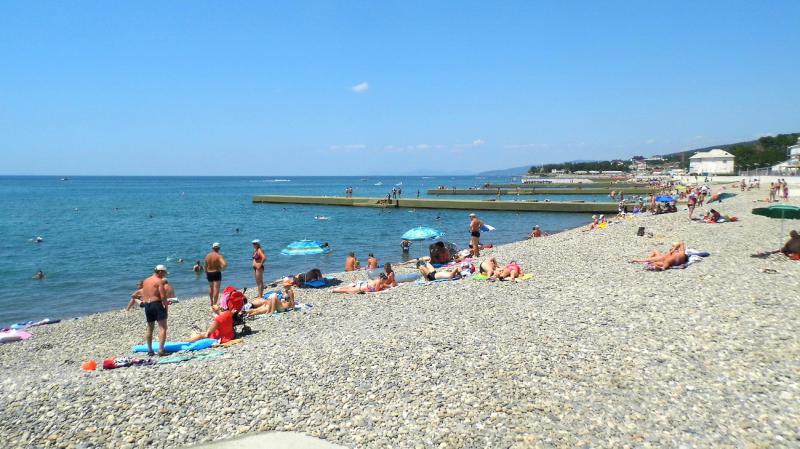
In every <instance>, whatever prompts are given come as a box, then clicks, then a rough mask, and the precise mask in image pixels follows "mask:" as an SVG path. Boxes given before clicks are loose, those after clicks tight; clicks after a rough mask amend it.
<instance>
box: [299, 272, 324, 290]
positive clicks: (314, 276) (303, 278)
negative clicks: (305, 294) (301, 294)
mask: <svg viewBox="0 0 800 449" xmlns="http://www.w3.org/2000/svg"><path fill="white" fill-rule="evenodd" d="M324 278H325V276H323V275H322V271H320V269H319V268H312V269H310V270H308V271H306V272H305V273H298V274H297V276H295V277H294V278H293V281H294V285H296V286H298V287H303V286H304V285H306V282H311V281H316V280H319V279H324Z"/></svg>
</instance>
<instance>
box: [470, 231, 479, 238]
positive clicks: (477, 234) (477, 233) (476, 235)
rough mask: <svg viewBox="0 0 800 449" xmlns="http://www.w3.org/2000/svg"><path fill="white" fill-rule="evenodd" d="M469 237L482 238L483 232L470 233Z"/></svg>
mask: <svg viewBox="0 0 800 449" xmlns="http://www.w3.org/2000/svg"><path fill="white" fill-rule="evenodd" d="M469 235H471V236H473V237H480V236H481V231H472V232H470V233H469Z"/></svg>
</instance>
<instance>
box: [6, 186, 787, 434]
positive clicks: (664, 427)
mask: <svg viewBox="0 0 800 449" xmlns="http://www.w3.org/2000/svg"><path fill="white" fill-rule="evenodd" d="M718 188H719V186H716V187H715V191H716V189H718ZM733 191H734V192H736V193H737V196H735V197H733V198H730V199H726V200H724V201H723V203H722V204H717V203H715V204H713V205H712V207H714V208H715V209H717V210H718V211H720V212H721V213H723V214H727V215H735V216H737V217H739V221H737V222H728V223H722V224H706V223H702V222H697V221H690V220H689V219H688V215H687V213H686V211H685V206H681V207H679V212H678V213H673V214H665V215H657V216H651V215H640V216H636V217H634V218H631V219H627V220H623V221H620V222H616V223H614V224H612V225H610V226H609V227H608V228H606V229H602V230H594V231H590V232H584V231H583V229H584V228H580V229H574V230H569V231H565V232H562V233H558V234H555V235H551V236H547V237H543V238H538V239H533V240H526V241H521V242H517V243H511V244H507V245H502V246H497V247H495V248H492V249H490V250H487V251H485V252H484V253H483V254H482V256H484V257H485V256H494V257H496V258H497V259H498V260H499V261H501V262H508V261H509V260H512V259H513V260H517V261H518V262H519V263H520V264H521V265H522V267H523V268H524V269H525V271H526V272H528V273H532V274H533V278H532V279H530V280H528V281H521V282H510V281H507V282H490V281H476V280H472V279H465V280H460V281H452V282H440V283H433V284H430V285H417V284H414V283H410V284H403V285H401V286H400V287H398V288H394V289H391V290H389V291H385V292H381V293H378V294H365V295H337V294H334V293H331V291H330V290H331V289H330V288H326V289H319V290H313V289H300V290H297V300H298V301H300V302H304V303H310V304H313V308H311V309H307V310H304V311H301V312H291V313H284V314H280V315H278V316H273V317H267V318H264V319H259V320H254V321H252V322H250V323H249V325H250V327H252V328H253V330H254V331H255V333H254V334H253V335H250V336H247V337H245V338H244V341H243V343H241V344H238V345H233V346H230V347H225V348H222V349H221V351H223V352H224V355H223V356H221V357H218V358H213V359H204V360H190V361H187V362H184V363H177V364H168V365H156V366H143V367H130V368H120V369H116V370H97V371H92V372H87V371H83V370H81V368H80V366H81V363H82V362H83V361H86V360H88V359H95V360H98V361H101V360H102V359H104V358H106V357H114V356H117V357H121V356H132V355H133V354H132V353H130V348H131V347H132V346H133V345H135V344H138V343H141V342H142V340H143V336H144V330H145V322H144V316H143V313H141V311H139V310H136V311H132V312H130V313H125V312H122V311H115V312H106V313H98V314H93V315H89V316H85V317H82V318H80V319H75V320H68V321H64V322H61V323H58V324H54V325H48V326H41V327H37V328H34V329H32V330H31V331H30V332H31V333H32V334H34V336H33V338H31V339H29V340H26V341H22V342H17V343H13V344H6V345H2V346H0V370H1V372H2V380H0V382H2V389H0V404H1V405H2V406H0V440H2V446H3V447H58V448H90V447H98V448H111V447H113V448H116V449H127V448H143V447H148V448H149V447H152V448H172V447H183V446H188V445H192V444H196V443H200V442H207V441H212V440H218V439H223V438H227V437H231V436H234V435H239V434H246V433H251V432H258V431H270V430H278V431H296V432H302V433H305V434H307V435H311V436H315V437H319V438H322V439H325V440H328V441H331V442H334V443H337V444H341V445H344V446H347V447H353V448H356V447H358V448H362V447H363V448H386V447H393V448H431V447H439V448H483V447H498V448H560V447H609V448H646V447H686V448H692V447H698V448H707V447H735V448H775V447H798V446H800V262H798V261H791V260H789V259H788V258H786V257H784V256H783V255H780V254H778V255H772V256H769V257H767V258H764V259H757V258H752V257H750V255H751V254H752V253H755V252H759V251H764V250H772V249H777V248H778V247H779V246H780V245H782V244H783V242H785V240H786V239H787V238H788V232H789V230H790V229H800V222H798V221H791V220H787V221H786V222H785V223H784V234H783V235H781V234H780V230H781V220H775V219H769V218H765V217H761V216H755V215H752V214H751V213H750V210H751V209H752V208H753V207H760V206H764V205H766V204H764V203H761V202H756V201H757V200H762V199H763V197H764V196H766V193H765V192H764V189H763V188H762V190H761V191H754V192H745V193H739V192H738V191H736V190H733ZM789 202H790V203H792V204H796V205H797V204H800V201H798V199H797V197H794V198H793V199H790V200H789ZM709 208H710V207H708V206H704V207H699V208H698V209H697V210H696V211H695V215H696V216H701V214H702V212H704V211H707V210H708V209H709ZM587 219H588V218H587ZM466 223H467V221H466V218H465V228H466ZM640 226H643V227H645V230H646V235H645V236H642V237H639V236H637V235H636V231H637V229H638V228H639V227H640ZM487 237H489V238H490V237H491V235H488V236H487ZM464 240H466V232H465V235H464ZM677 240H683V241H685V242H686V245H687V247H688V248H694V249H698V250H702V251H708V252H710V253H711V255H710V256H709V257H707V258H705V259H704V260H703V261H702V262H699V263H696V264H693V265H691V266H690V267H688V268H686V269H683V270H680V269H675V270H668V271H665V272H650V271H645V270H644V269H643V266H642V265H641V264H632V263H629V260H631V259H634V258H638V257H645V256H647V254H648V253H649V251H650V250H652V249H654V248H657V249H659V250H661V251H664V250H666V249H667V248H668V247H669V245H670V244H671V243H672V242H674V241H677ZM342 254H345V252H344V251H342ZM342 258H343V257H342ZM270 263H272V264H275V263H278V261H277V260H270V261H269V262H268V266H267V270H268V272H275V270H274V267H270V266H269V264H270ZM309 268H311V267H309ZM410 270H411V268H409V267H403V268H398V270H397V271H398V272H404V271H410ZM333 275H335V276H336V277H338V278H340V279H342V280H343V281H344V282H350V281H354V280H361V279H365V278H366V275H365V273H364V272H356V273H335V274H333ZM99 281H100V282H102V279H99ZM224 284H225V283H224V281H223V285H224ZM248 293H250V290H248ZM178 295H180V291H178ZM124 305H125V304H124V302H121V303H120V304H119V308H120V309H121V308H122V307H124ZM207 306H208V299H207V297H202V298H195V299H190V300H182V301H181V302H180V303H179V304H176V305H174V306H173V307H171V308H170V317H169V340H178V339H181V337H188V336H189V335H191V334H192V333H193V332H194V331H195V330H196V329H195V328H199V329H205V328H206V327H207V325H208V323H209V321H210V314H209V312H208V307H207Z"/></svg>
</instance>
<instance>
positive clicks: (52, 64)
mask: <svg viewBox="0 0 800 449" xmlns="http://www.w3.org/2000/svg"><path fill="white" fill-rule="evenodd" d="M798 17H800V2H798V1H794V0H792V1H769V2H756V1H747V2H742V1H718V2H717V1H703V2H696V1H691V2H679V1H672V2H640V1H631V2H614V1H612V2H597V1H587V2H578V1H575V2H534V1H520V2H513V1H508V2H485V1H475V2H423V1H419V2H414V1H397V2H392V1H387V2H374V1H364V2H335V1H309V2H306V1H297V2H280V3H278V2H274V3H273V2H225V1H218V2H203V1H191V2H189V1H174V2H146V1H137V2H80V1H74V2H61V1H58V2H47V1H37V2H24V1H17V2H13V1H5V2H2V3H0V58H2V65H0V155H1V156H0V158H1V159H0V160H2V163H1V164H0V174H56V175H59V174H67V175H78V174H107V175H122V174H131V175H300V174H308V175H319V174H330V175H335V174H341V175H350V174H354V175H358V174H408V173H412V172H415V171H417V170H427V171H432V172H455V171H460V172H476V171H481V170H488V169H496V168H506V167H512V166H518V165H526V164H537V163H546V162H558V161H565V160H573V159H607V158H617V157H619V158H623V157H630V156H631V155H634V154H645V155H648V154H658V153H666V152H672V151H678V150H682V149H690V148H697V147H702V146H707V145H713V144H718V143H727V142H733V141H740V140H749V139H752V138H755V137H758V136H761V135H766V134H774V133H779V132H794V131H800V120H799V119H800V88H798V86H800V81H798V74H799V73H800V59H799V58H798V55H800V27H798V26H797V18H798Z"/></svg>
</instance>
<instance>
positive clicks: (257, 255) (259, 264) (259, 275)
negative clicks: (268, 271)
mask: <svg viewBox="0 0 800 449" xmlns="http://www.w3.org/2000/svg"><path fill="white" fill-rule="evenodd" d="M266 261H267V256H266V254H264V250H263V249H262V248H261V240H258V239H255V240H253V276H254V277H255V278H256V287H258V297H259V298H260V297H261V295H263V294H264V262H266Z"/></svg>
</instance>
